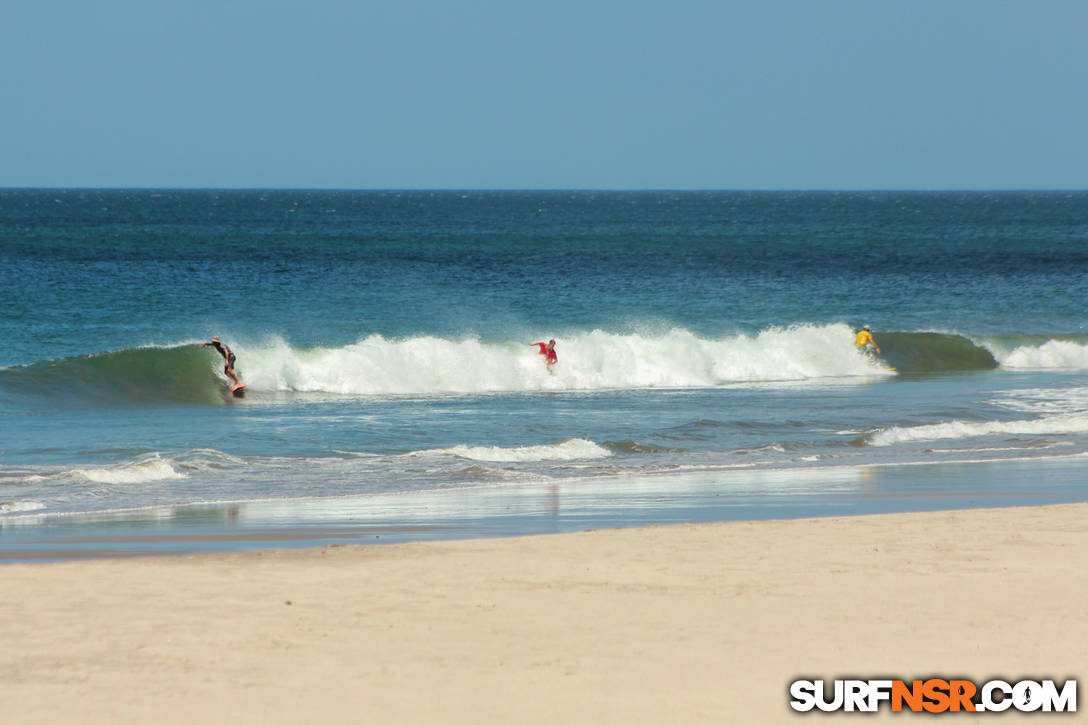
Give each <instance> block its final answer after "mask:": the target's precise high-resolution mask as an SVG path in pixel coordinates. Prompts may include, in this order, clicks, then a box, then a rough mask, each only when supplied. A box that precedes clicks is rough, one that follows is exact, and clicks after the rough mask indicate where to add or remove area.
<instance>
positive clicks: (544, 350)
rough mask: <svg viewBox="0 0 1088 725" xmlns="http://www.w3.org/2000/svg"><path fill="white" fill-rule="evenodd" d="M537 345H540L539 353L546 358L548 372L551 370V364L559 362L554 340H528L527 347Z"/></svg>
mask: <svg viewBox="0 0 1088 725" xmlns="http://www.w3.org/2000/svg"><path fill="white" fill-rule="evenodd" d="M533 345H537V346H538V347H540V354H541V355H543V356H544V357H546V358H548V361H547V363H546V364H547V366H548V372H549V373H550V372H551V371H552V365H555V364H556V363H557V362H559V356H558V355H556V354H555V340H548V341H547V342H530V343H529V347H532V346H533Z"/></svg>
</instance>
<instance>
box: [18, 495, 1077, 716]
mask: <svg viewBox="0 0 1088 725" xmlns="http://www.w3.org/2000/svg"><path fill="white" fill-rule="evenodd" d="M1086 560H1088V503H1075V504H1062V505H1048V506H1022V507H1013V508H989V509H966V510H954V511H929V512H915V513H904V514H878V515H860V516H839V517H821V518H806V519H790V520H766V521H731V522H720V523H679V524H673V525H656V526H644V527H632V528H619V529H607V530H593V531H582V532H575V533H557V534H550V535H541V536H535V535H527V536H521V537H513V538H476V539H462V540H441V541H425V542H413V543H396V544H390V545H388V546H356V545H329V546H324V547H321V548H307V549H277V550H263V551H258V552H247V553H214V554H199V553H193V554H188V555H185V556H146V557H137V558H124V559H116V558H115V559H100V560H95V561H75V562H57V563H13V564H9V565H6V566H4V567H3V568H2V569H0V573H2V574H3V575H4V578H5V585H6V586H5V591H6V593H7V596H6V597H5V601H4V602H2V603H0V611H2V612H3V613H4V615H5V616H3V617H0V637H2V638H3V640H4V641H5V642H6V643H7V646H5V648H4V650H3V654H0V673H2V674H3V677H0V698H2V699H3V700H4V701H6V702H9V703H15V702H17V703H19V704H18V707H15V708H10V710H11V712H10V716H9V714H8V713H5V720H6V721H8V722H12V723H18V724H21V723H38V722H58V721H59V722H66V721H80V722H86V723H91V724H92V725H94V724H95V723H106V722H110V723H113V722H147V721H156V722H162V723H167V724H169V723H187V722H193V721H198V720H200V721H208V722H223V723H227V722H239V721H245V722H283V723H287V722H303V721H306V722H313V721H317V722H360V721H363V720H365V719H370V718H382V719H383V720H386V721H391V722H468V721H496V722H504V721H505V722H541V723H543V722H574V723H581V722H585V723H589V722H600V721H602V720H604V719H607V718H613V719H617V720H618V719H622V720H624V721H631V722H647V723H649V722H667V721H673V722H690V721H706V722H722V721H738V722H739V721H746V722H780V721H782V720H785V719H789V718H791V717H792V716H795V715H799V714H796V713H793V712H792V711H791V710H790V709H789V707H788V704H787V703H788V693H787V688H788V683H789V682H790V681H792V680H794V679H797V678H802V677H806V678H807V677H814V678H817V677H822V678H825V679H834V678H837V677H861V678H876V677H885V676H888V677H896V678H899V677H902V678H911V677H924V676H942V675H943V676H963V677H966V678H967V679H972V680H974V681H985V680H987V679H990V678H993V677H1002V678H1006V679H1010V680H1015V679H1021V678H1032V677H1053V678H1055V679H1065V678H1077V677H1079V676H1083V675H1084V674H1085V673H1086V672H1088V653H1086V652H1085V650H1084V648H1083V642H1085V641H1088V620H1086V619H1085V617H1084V616H1083V602H1084V601H1085V600H1086V598H1088V576H1086V575H1085V573H1084V571H1083V563H1084V561H1086ZM799 716H800V717H804V715H799ZM882 716H885V717H887V716H890V714H889V713H887V712H882ZM823 717H826V716H823ZM830 717H831V718H832V719H833V720H837V719H839V718H840V717H841V718H846V717H850V715H848V714H847V715H841V716H830ZM878 717H880V716H878ZM1005 717H1012V719H1016V718H1017V717H1021V716H1020V715H1017V714H1012V713H1006V715H1005ZM821 719H822V717H821Z"/></svg>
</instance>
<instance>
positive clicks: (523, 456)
mask: <svg viewBox="0 0 1088 725" xmlns="http://www.w3.org/2000/svg"><path fill="white" fill-rule="evenodd" d="M418 453H419V454H445V455H451V456H458V457H460V458H468V459H471V460H474V461H488V462H494V463H525V462H532V461H575V460H582V459H595V458H607V457H609V456H611V455H612V451H610V450H608V449H607V448H604V447H602V446H600V445H598V444H596V443H594V442H593V441H588V440H585V439H584V438H569V439H567V440H565V441H560V442H559V443H552V444H549V445H542V446H519V447H516V448H502V447H500V446H452V447H450V448H438V449H433V450H429V451H419V452H418Z"/></svg>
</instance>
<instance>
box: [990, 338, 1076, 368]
mask: <svg viewBox="0 0 1088 725" xmlns="http://www.w3.org/2000/svg"><path fill="white" fill-rule="evenodd" d="M999 362H1000V363H1001V367H1004V368H1012V369H1017V370H1085V369H1088V345H1078V344H1077V343H1075V342H1068V341H1066V340H1048V341H1047V342H1045V343H1043V344H1042V345H1039V346H1038V347H1031V346H1022V347H1018V348H1016V349H1015V350H1013V351H1012V352H1011V353H1009V354H1008V355H1006V356H1004V357H1003V358H1001V359H999Z"/></svg>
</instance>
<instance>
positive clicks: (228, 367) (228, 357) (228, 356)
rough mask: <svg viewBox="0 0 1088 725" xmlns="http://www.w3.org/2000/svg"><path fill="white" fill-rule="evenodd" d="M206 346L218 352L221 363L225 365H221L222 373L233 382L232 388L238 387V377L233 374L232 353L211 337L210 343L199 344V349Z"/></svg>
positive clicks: (215, 338)
mask: <svg viewBox="0 0 1088 725" xmlns="http://www.w3.org/2000/svg"><path fill="white" fill-rule="evenodd" d="M208 345H211V346H212V347H214V348H215V349H216V350H218V351H219V354H220V355H222V356H223V362H224V363H225V364H224V365H223V372H225V373H226V374H227V377H229V378H230V379H231V380H233V381H234V387H238V385H239V383H238V377H237V376H236V375H235V374H234V359H235V358H234V353H233V352H231V351H230V348H229V347H227V346H226V345H224V344H223V343H222V342H220V341H219V338H218V337H213V338H212V341H211V342H202V343H200V346H201V347H207V346H208Z"/></svg>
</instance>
